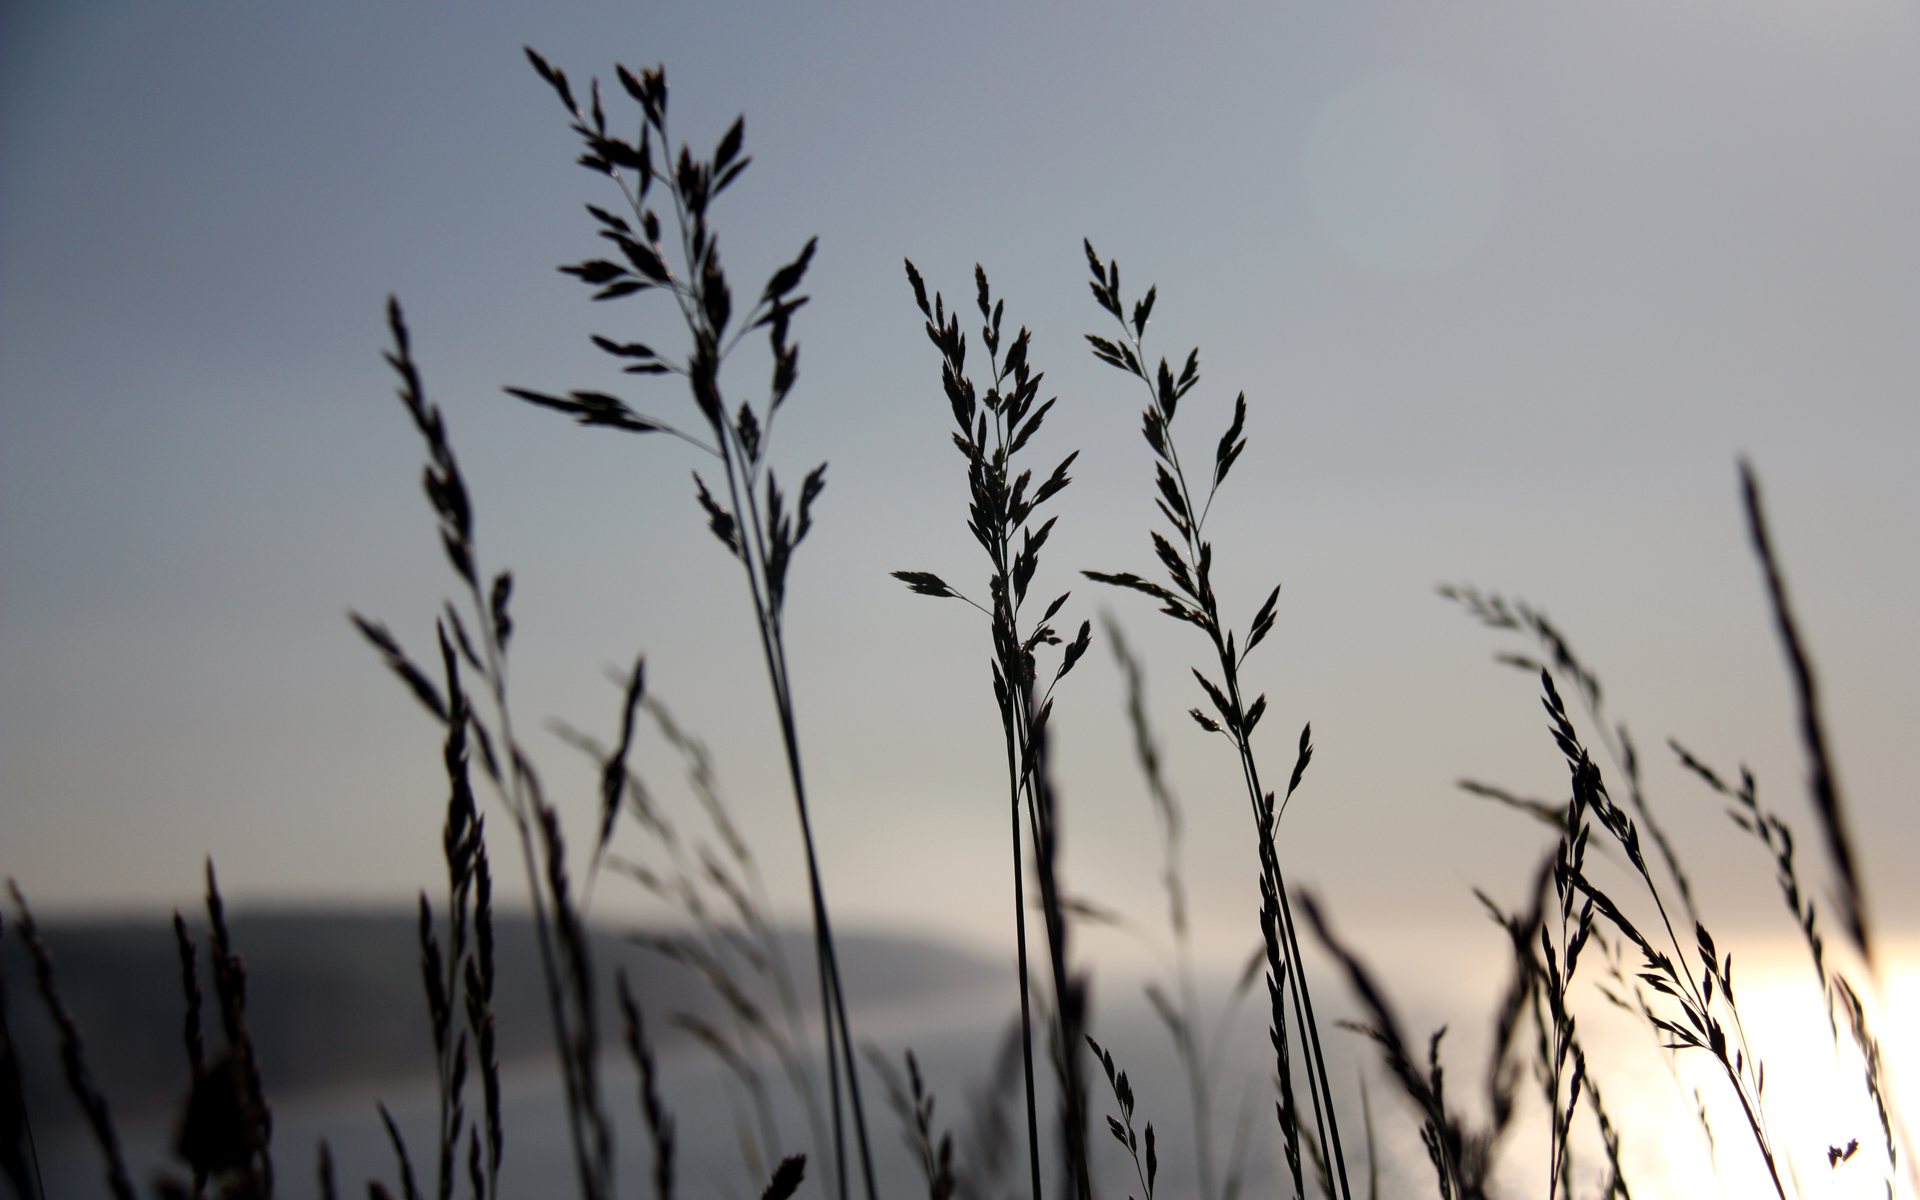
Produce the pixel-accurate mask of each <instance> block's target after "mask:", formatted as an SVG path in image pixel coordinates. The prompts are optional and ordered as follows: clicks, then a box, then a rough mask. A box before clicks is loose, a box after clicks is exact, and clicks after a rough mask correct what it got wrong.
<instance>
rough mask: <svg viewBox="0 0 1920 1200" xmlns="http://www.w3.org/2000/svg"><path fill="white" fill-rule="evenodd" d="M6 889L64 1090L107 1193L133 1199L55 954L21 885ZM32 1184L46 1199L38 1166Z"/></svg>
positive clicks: (118, 1198) (116, 1199)
mask: <svg viewBox="0 0 1920 1200" xmlns="http://www.w3.org/2000/svg"><path fill="white" fill-rule="evenodd" d="M7 890H8V891H9V892H11V893H12V894H13V911H14V928H15V930H16V931H17V932H18V934H19V936H20V940H21V941H22V942H24V943H25V944H26V948H27V953H28V955H30V956H31V957H32V959H33V979H34V984H35V986H36V987H37V988H38V989H39V992H40V999H41V1001H42V1002H43V1003H45V1005H46V1007H47V1015H48V1016H49V1017H51V1018H53V1024H54V1028H55V1029H56V1030H58V1031H59V1034H60V1067H61V1072H62V1074H63V1075H64V1076H65V1078H66V1083H67V1090H68V1091H70V1092H72V1093H73V1098H74V1099H75V1100H77V1101H78V1102H79V1104H80V1109H81V1111H82V1112H84V1113H85V1114H86V1118H87V1127H88V1129H89V1130H91V1131H92V1133H93V1138H94V1142H95V1144H97V1145H98V1146H99V1147H100V1154H101V1157H102V1158H103V1159H104V1160H105V1163H106V1181H107V1189H108V1190H109V1191H111V1192H112V1193H113V1196H114V1200H133V1197H134V1191H133V1182H132V1180H130V1179H129V1178H128V1177H127V1164H126V1160H125V1158H124V1156H123V1155H122V1154H121V1152H120V1133H119V1130H118V1129H117V1128H115V1126H114V1123H113V1113H112V1111H111V1110H110V1109H109V1108H108V1106H107V1098H106V1096H104V1095H102V1094H101V1092H100V1089H99V1088H98V1087H97V1086H96V1085H95V1084H94V1081H93V1072H92V1071H91V1070H90V1069H89V1068H88V1066H87V1050H86V1043H85V1041H84V1040H82V1038H81V1036H80V1027H79V1025H78V1024H76V1023H75V1022H74V1019H73V1015H72V1014H71V1013H69V1012H68V1011H67V1006H66V1005H65V1004H63V1003H62V1002H61V1000H60V987H59V984H58V982H57V981H56V980H55V978H54V973H53V954H52V952H51V951H49V950H48V949H47V944H46V942H45V940H44V939H42V938H41V936H40V927H39V925H37V924H36V923H35V922H34V919H33V910H32V909H31V908H29V907H28V906H27V898H26V897H25V896H24V895H22V894H21V892H20V885H19V884H18V883H16V882H14V881H13V880H12V879H9V880H7ZM24 1124H25V1114H24V1112H23V1113H22V1125H23V1126H24ZM16 1144H17V1143H16ZM29 1153H31V1149H30V1150H29ZM34 1182H35V1185H36V1187H35V1191H37V1192H39V1193H40V1194H42V1195H44V1194H45V1191H44V1188H42V1187H40V1186H39V1182H40V1181H39V1172H38V1164H37V1161H36V1164H35V1178H34ZM27 1194H29V1193H27V1192H26V1191H25V1190H24V1189H22V1190H21V1195H22V1196H25V1195H27Z"/></svg>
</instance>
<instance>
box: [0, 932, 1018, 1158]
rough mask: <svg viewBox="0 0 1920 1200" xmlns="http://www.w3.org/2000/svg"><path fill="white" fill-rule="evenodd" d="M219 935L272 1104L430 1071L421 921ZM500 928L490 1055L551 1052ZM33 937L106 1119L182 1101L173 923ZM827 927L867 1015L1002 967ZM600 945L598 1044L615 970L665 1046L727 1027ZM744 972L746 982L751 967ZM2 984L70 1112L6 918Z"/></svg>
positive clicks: (9, 1008) (513, 938)
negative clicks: (494, 1045)
mask: <svg viewBox="0 0 1920 1200" xmlns="http://www.w3.org/2000/svg"><path fill="white" fill-rule="evenodd" d="M229 929H230V932H231V934H232V937H233V942H234V948H235V950H236V952H237V953H238V954H239V955H240V956H241V957H242V959H243V960H244V961H245V964H246V969H247V1016H248V1025H249V1028H250V1029H251V1031H252V1036H253V1039H254V1046H255V1051H256V1054H257V1057H258V1059H259V1062H260V1064H261V1072H262V1076H263V1080H264V1083H265V1085H266V1088H267V1095H268V1098H269V1099H270V1100H272V1099H275V1098H285V1097H287V1096H289V1095H290V1094H293V1093H297V1092H303V1091H309V1090H314V1089H332V1088H343V1087H364V1086H367V1085H371V1084H378V1083H388V1082H398V1081H404V1080H410V1079H417V1078H430V1077H431V1075H432V1071H433V1057H432V1038H431V1031H430V1026H429V1024H428V1018H427V1008H426V999H425V993H424V990H423V986H422V981H421V968H420V944H419V935H418V925H417V922H416V918H415V916H414V915H412V914H410V913H402V912H393V911H349V912H317V911H296V912H260V913H253V914H242V915H236V916H233V917H231V918H230V919H229ZM494 929H495V942H496V947H497V948H496V958H497V964H498V965H497V983H496V985H495V996H494V1011H495V1019H496V1022H497V1026H498V1038H499V1049H500V1057H501V1060H502V1062H503V1064H512V1063H514V1062H516V1061H520V1060H527V1059H532V1058H541V1057H545V1056H547V1055H549V1054H550V1053H551V1046H552V1034H551V1025H550V1024H549V1021H548V1018H547V1015H546V1007H545V1000H544V991H545V986H544V983H543V982H542V977H541V972H540V966H539V957H538V953H539V952H538V947H537V943H536V941H535V937H534V929H533V924H532V921H531V919H530V918H529V917H527V916H525V915H509V914H498V915H496V917H495V922H494ZM641 932H642V933H643V934H655V935H657V934H660V933H662V932H665V931H663V930H659V929H649V930H644V931H641ZM41 934H42V937H43V938H44V939H45V941H46V943H47V946H48V948H49V949H50V951H51V952H52V955H53V960H54V972H55V978H56V982H57V985H58V988H59V991H60V996H61V999H62V1001H63V1002H64V1003H65V1005H66V1007H67V1009H68V1011H70V1012H71V1013H72V1014H73V1015H74V1018H75V1020H76V1021H77V1022H78V1024H79V1027H80V1030H81V1034H82V1036H83V1037H84V1038H85V1042H86V1057H87V1063H88V1065H89V1067H90V1068H91V1070H92V1072H93V1075H94V1078H95V1080H96V1082H97V1083H98V1084H99V1086H100V1088H101V1090H102V1091H103V1092H104V1093H105V1094H106V1096H107V1098H108V1101H109V1103H110V1104H111V1106H112V1108H113V1112H114V1113H115V1115H116V1116H127V1117H138V1116H142V1115H148V1114H154V1113H158V1112H162V1111H167V1110H170V1109H172V1108H173V1107H175V1106H177V1105H178V1104H179V1103H180V1101H181V1099H182V1097H183V1096H184V1095H185V1093H186V1089H187V1066H186V1055H185V1051H184V1049H183V1043H182V1018H183V1015H184V1013H185V999H184V993H183V992H182V989H181V978H180V960H179V956H178V952H177V950H176V946H175V940H174V935H173V930H172V928H171V925H170V924H169V923H168V922H166V921H161V920H151V921H149V920H113V921H64V922H63V921H54V922H47V923H43V924H42V926H41ZM193 936H194V938H195V940H196V941H197V942H199V943H200V955H199V959H200V984H201V988H202V990H203V992H204V993H205V996H206V1001H205V1003H206V1008H205V1011H204V1012H203V1015H202V1026H203V1032H204V1036H205V1038H206V1040H207V1044H208V1046H209V1048H210V1051H211V1048H213V1047H217V1046H218V1045H219V1044H220V1034H219V1014H218V1009H217V1006H216V1003H215V1000H214V996H213V984H212V979H211V976H210V973H209V971H208V968H207V963H206V958H207V955H206V944H205V943H206V933H205V930H204V928H195V929H194V931H193ZM837 936H838V949H839V954H840V963H841V972H842V975H843V977H844V979H845V981H846V987H847V999H848V1003H849V1005H850V1006H852V1007H856V1008H864V1009H867V1010H869V1011H876V1010H881V1009H885V1008H889V1007H893V1006H896V1005H902V1004H905V1005H914V1004H919V1003H923V1002H925V1001H927V1000H930V999H934V998H937V997H942V996H947V995H951V994H953V993H957V992H966V991H972V990H974V989H976V988H980V987H987V986H992V985H993V984H995V983H997V982H998V981H999V980H1000V979H1001V977H1002V976H1004V975H1006V974H1007V973H1008V972H1007V970H1006V968H1004V967H1003V966H1000V965H998V964H995V963H993V962H991V961H989V960H987V959H984V958H981V957H979V956H977V955H974V954H972V953H970V952H968V951H965V950H962V949H958V948H956V947H953V946H951V945H948V944H945V943H941V942H937V941H933V940H926V939H918V938H913V937H905V936H896V935H885V934H872V933H859V932H842V933H839V934H838V935H837ZM442 937H443V938H444V933H443V934H442ZM780 944H781V948H782V953H783V954H784V956H785V958H786V961H787V963H788V965H789V966H790V968H791V971H792V976H793V981H794V986H795V991H796V992H797V994H798V998H799V1001H800V1004H801V1006H802V1008H803V1011H805V1012H806V1013H808V1014H811V1013H812V1011H813V1009H814V1008H815V1007H817V1001H818V991H817V984H816V983H815V981H814V980H815V977H814V974H813V970H812V965H813V946H812V937H811V935H810V934H809V933H806V932H802V931H788V932H785V933H783V934H782V935H781V937H780ZM593 951H594V964H595V969H596V971H597V973H598V974H597V978H596V980H595V986H596V989H597V991H598V992H599V994H600V999H601V1023H600V1030H601V1042H602V1047H603V1049H604V1051H605V1052H606V1053H608V1054H618V1053H621V1051H620V1050H619V1043H620V1030H621V1025H620V1022H619V1018H618V1013H617V1009H616V1008H615V1006H614V1004H613V1002H612V997H613V980H614V973H615V970H616V968H624V970H625V971H626V973H627V976H628V979H629V981H630V983H631V984H632V985H633V986H634V991H635V993H636V996H637V998H638V999H639V1001H640V1004H641V1007H642V1010H643V1012H644V1014H645V1016H646V1018H647V1022H648V1032H649V1034H650V1036H651V1037H652V1038H653V1040H654V1043H655V1045H656V1046H657V1047H658V1048H659V1049H660V1051H661V1053H662V1054H673V1053H676V1052H677V1051H678V1050H679V1049H680V1048H682V1047H684V1046H686V1045H687V1043H689V1042H690V1041H691V1039H690V1038H689V1037H687V1035H685V1034H683V1033H681V1032H679V1031H678V1030H676V1029H674V1028H673V1027H672V1026H671V1024H670V1017H671V1014H673V1013H675V1012H680V1011H684V1012H691V1013H697V1014H700V1015H702V1016H704V1017H706V1018H707V1019H708V1020H709V1021H712V1022H713V1023H714V1024H715V1025H717V1026H722V1027H724V1026H725V1025H726V1022H724V1021H723V1020H721V1016H722V1015H723V1010H722V1008H721V1005H720V1002H719V1001H718V1000H717V999H716V997H715V994H714V992H713V991H712V990H711V989H710V988H709V987H708V986H707V984H706V983H705V982H704V981H702V980H701V979H700V978H698V977H697V976H696V975H695V974H694V973H693V972H692V971H691V970H690V969H688V968H687V967H685V966H682V965H680V964H679V963H677V962H673V961H670V960H669V959H667V958H665V957H664V956H662V955H661V954H659V953H656V952H654V951H651V950H648V949H646V948H643V947H642V946H640V945H637V944H635V943H634V942H633V941H631V940H629V939H628V937H627V936H626V934H625V931H619V932H616V931H612V930H606V929H597V930H595V931H594V934H593ZM739 973H740V974H741V975H742V976H743V977H744V976H746V975H747V972H746V970H745V968H744V967H742V968H741V969H740V972H739ZM0 977H3V978H4V980H5V1004H6V1019H7V1022H8V1026H9V1028H10V1030H11V1032H12V1035H13V1039H14V1042H15V1044H16V1047H17V1050H18V1053H19V1056H20V1059H21V1070H22V1075H23V1082H24V1086H25V1089H26V1094H27V1103H28V1111H29V1112H30V1113H31V1114H33V1116H34V1119H35V1120H36V1122H41V1121H45V1122H51V1123H56V1124H57V1123H65V1122H70V1121H75V1120H78V1119H80V1113H79V1109H78V1107H77V1105H75V1104H74V1102H73V1101H72V1100H71V1098H70V1097H69V1096H68V1094H67V1090H66V1087H65V1085H64V1083H63V1082H62V1080H61V1077H60V1065H59V1050H58V1042H57V1038H56V1035H55V1033H54V1026H53V1024H52V1021H51V1020H50V1018H49V1017H48V1015H47V1012H46V1007H45V1005H44V1003H43V1002H42V1001H41V998H40V996H39V995H38V993H37V989H36V988H35V986H34V979H33V967H32V960H31V959H30V958H29V956H28V954H27V952H26V949H25V947H24V945H23V943H22V941H21V939H20V937H19V936H18V927H17V926H16V925H14V924H13V922H11V921H9V922H8V923H7V926H6V930H5V936H4V937H0ZM743 982H744V979H743ZM749 991H750V994H751V995H752V996H753V998H754V999H755V1000H756V1002H759V1003H762V1004H763V1005H764V1006H765V1010H766V1011H767V1012H768V1013H769V1014H770V1015H772V1014H777V1013H778V1011H779V1006H778V1003H777V1000H776V999H775V998H774V997H773V995H772V993H771V991H770V990H769V989H764V988H763V989H759V990H757V991H756V990H753V989H749ZM1009 994H1011V993H1009ZM776 1019H777V1018H776Z"/></svg>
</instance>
